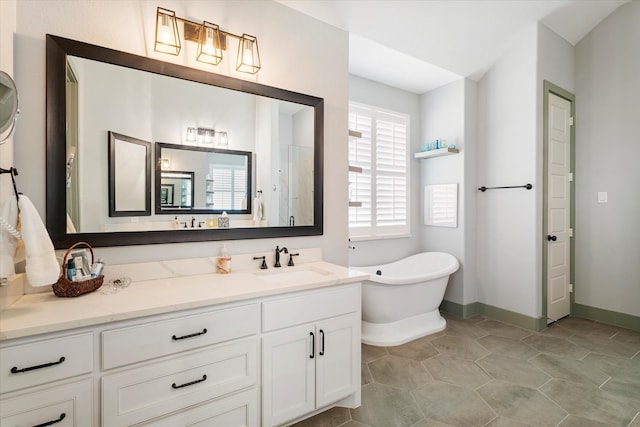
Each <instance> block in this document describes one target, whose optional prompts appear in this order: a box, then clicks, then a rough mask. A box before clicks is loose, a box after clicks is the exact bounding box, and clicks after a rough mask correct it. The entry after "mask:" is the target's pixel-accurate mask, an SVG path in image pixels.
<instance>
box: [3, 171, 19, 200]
mask: <svg viewBox="0 0 640 427" xmlns="http://www.w3.org/2000/svg"><path fill="white" fill-rule="evenodd" d="M3 173H9V174H11V183H12V184H13V192H14V193H15V194H16V201H18V200H20V193H18V187H17V186H16V178H15V177H16V175H18V169H16V168H14V167H13V166H12V167H10V168H9V169H4V168H0V174H3Z"/></svg>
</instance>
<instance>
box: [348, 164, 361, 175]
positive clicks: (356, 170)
mask: <svg viewBox="0 0 640 427" xmlns="http://www.w3.org/2000/svg"><path fill="white" fill-rule="evenodd" d="M349 172H354V173H362V168H361V167H360V166H351V165H349Z"/></svg>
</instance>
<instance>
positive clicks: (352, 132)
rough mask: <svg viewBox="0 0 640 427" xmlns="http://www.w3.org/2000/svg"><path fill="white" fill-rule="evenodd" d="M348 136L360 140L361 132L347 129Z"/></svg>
mask: <svg viewBox="0 0 640 427" xmlns="http://www.w3.org/2000/svg"><path fill="white" fill-rule="evenodd" d="M349 136H353V137H355V138H362V132H360V131H357V130H351V129H349Z"/></svg>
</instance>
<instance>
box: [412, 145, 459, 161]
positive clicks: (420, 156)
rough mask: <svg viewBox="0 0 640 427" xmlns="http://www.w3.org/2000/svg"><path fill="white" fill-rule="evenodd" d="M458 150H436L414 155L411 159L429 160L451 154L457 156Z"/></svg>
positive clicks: (448, 148) (449, 148)
mask: <svg viewBox="0 0 640 427" xmlns="http://www.w3.org/2000/svg"><path fill="white" fill-rule="evenodd" d="M459 152H460V150H459V149H458V148H451V147H447V148H438V149H437V150H429V151H421V152H419V153H415V154H414V155H413V157H415V158H416V159H430V158H431V157H440V156H449V155H451V154H458V153H459Z"/></svg>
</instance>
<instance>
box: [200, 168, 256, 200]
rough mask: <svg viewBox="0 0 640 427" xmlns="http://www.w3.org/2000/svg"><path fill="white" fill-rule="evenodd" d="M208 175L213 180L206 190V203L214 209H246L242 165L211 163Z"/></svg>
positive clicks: (244, 175) (245, 191)
mask: <svg viewBox="0 0 640 427" xmlns="http://www.w3.org/2000/svg"><path fill="white" fill-rule="evenodd" d="M209 176H211V177H212V178H213V180H212V183H211V187H210V190H209V191H208V192H207V193H208V194H207V203H208V204H211V206H212V207H213V208H214V209H216V208H217V207H225V209H227V210H241V209H246V205H245V204H246V203H247V201H246V199H245V196H246V194H247V188H246V182H247V174H246V167H245V166H244V165H229V164H214V165H211V169H210V175H209ZM218 209H220V208H218Z"/></svg>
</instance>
